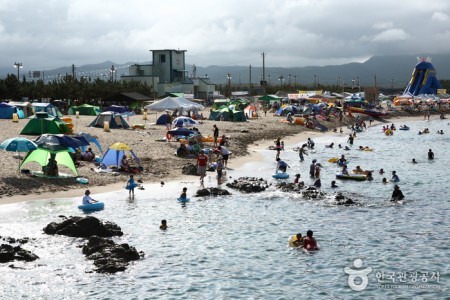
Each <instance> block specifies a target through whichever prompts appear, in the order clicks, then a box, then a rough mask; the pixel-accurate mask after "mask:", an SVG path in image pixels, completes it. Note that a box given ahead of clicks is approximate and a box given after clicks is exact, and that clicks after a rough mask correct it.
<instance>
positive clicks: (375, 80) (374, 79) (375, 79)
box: [373, 74, 377, 87]
mask: <svg viewBox="0 0 450 300" xmlns="http://www.w3.org/2000/svg"><path fill="white" fill-rule="evenodd" d="M373 81H374V84H375V87H377V74H375V76H374V78H373Z"/></svg>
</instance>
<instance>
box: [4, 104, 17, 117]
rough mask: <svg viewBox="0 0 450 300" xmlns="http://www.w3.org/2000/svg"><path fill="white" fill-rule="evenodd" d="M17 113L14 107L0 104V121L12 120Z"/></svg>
mask: <svg viewBox="0 0 450 300" xmlns="http://www.w3.org/2000/svg"><path fill="white" fill-rule="evenodd" d="M16 112H17V109H16V107H15V106H12V105H9V104H7V103H0V119H12V117H13V114H14V113H16Z"/></svg>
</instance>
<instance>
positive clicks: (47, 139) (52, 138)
mask: <svg viewBox="0 0 450 300" xmlns="http://www.w3.org/2000/svg"><path fill="white" fill-rule="evenodd" d="M35 142H36V144H38V145H42V144H58V145H61V146H64V147H66V148H72V149H76V148H80V147H82V146H89V142H88V141H86V140H81V139H76V138H73V137H71V136H68V135H65V134H42V135H41V136H40V137H38V138H37V139H36V141H35Z"/></svg>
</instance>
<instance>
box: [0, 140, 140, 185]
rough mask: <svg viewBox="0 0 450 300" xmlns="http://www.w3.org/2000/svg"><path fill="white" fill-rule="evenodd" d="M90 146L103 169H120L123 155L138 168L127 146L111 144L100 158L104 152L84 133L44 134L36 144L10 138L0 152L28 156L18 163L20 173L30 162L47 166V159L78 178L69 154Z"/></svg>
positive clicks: (1, 146) (40, 172)
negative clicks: (98, 155)
mask: <svg viewBox="0 0 450 300" xmlns="http://www.w3.org/2000/svg"><path fill="white" fill-rule="evenodd" d="M91 143H93V144H95V145H96V146H97V147H98V148H99V150H100V152H101V153H102V158H101V163H102V164H103V165H105V166H116V167H120V161H121V159H122V157H123V156H124V155H125V154H129V156H130V157H131V158H133V159H134V161H135V162H136V164H137V165H138V166H141V164H140V161H139V158H138V157H137V156H136V154H135V153H134V152H133V150H132V149H131V148H130V147H129V146H128V145H126V144H124V143H120V142H119V143H114V144H113V145H111V146H110V147H109V148H108V150H107V151H106V153H105V154H104V155H103V150H102V148H101V145H100V143H99V141H98V140H97V138H96V137H93V136H91V135H90V134H87V133H79V134H77V135H74V136H69V135H63V134H58V135H52V134H45V135H41V136H40V137H38V138H37V139H36V140H35V141H31V140H29V139H26V138H23V137H16V138H10V139H7V140H5V141H3V142H2V143H1V144H0V150H5V151H10V152H16V153H17V152H27V155H26V156H25V158H24V160H23V161H22V163H20V162H19V169H22V168H23V166H24V165H26V164H28V163H30V162H36V163H38V164H39V165H40V166H41V167H42V168H43V169H44V167H46V166H47V164H48V163H49V159H53V160H56V162H57V164H58V165H62V166H66V167H67V168H68V169H70V170H71V171H72V172H73V173H74V174H75V176H78V170H77V168H76V166H75V163H74V159H73V158H72V156H71V155H70V152H73V151H74V149H77V148H79V149H81V150H83V151H84V149H85V148H86V147H87V146H89V145H90V144H91ZM125 151H127V153H126V152H125ZM33 174H35V175H38V174H41V175H45V173H43V172H42V171H34V172H33Z"/></svg>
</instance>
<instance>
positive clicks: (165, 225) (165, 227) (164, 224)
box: [159, 220, 169, 230]
mask: <svg viewBox="0 0 450 300" xmlns="http://www.w3.org/2000/svg"><path fill="white" fill-rule="evenodd" d="M167 227H169V226H167V221H166V220H161V225H159V229H161V230H166V229H167Z"/></svg>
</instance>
